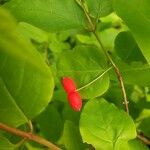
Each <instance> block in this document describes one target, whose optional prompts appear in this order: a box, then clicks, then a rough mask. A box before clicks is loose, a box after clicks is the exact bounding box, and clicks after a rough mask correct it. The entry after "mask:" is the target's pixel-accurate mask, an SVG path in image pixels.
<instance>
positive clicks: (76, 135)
mask: <svg viewBox="0 0 150 150" xmlns="http://www.w3.org/2000/svg"><path fill="white" fill-rule="evenodd" d="M60 143H62V144H64V145H65V148H66V149H68V150H83V149H84V148H85V145H84V144H83V141H82V139H81V135H80V132H79V129H78V127H77V126H75V125H74V123H73V122H71V121H66V122H65V124H64V132H63V135H62V138H61V141H60Z"/></svg>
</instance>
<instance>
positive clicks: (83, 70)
mask: <svg viewBox="0 0 150 150" xmlns="http://www.w3.org/2000/svg"><path fill="white" fill-rule="evenodd" d="M57 66H58V67H57V68H58V73H59V76H60V77H63V76H69V77H71V78H72V79H74V80H75V82H76V83H77V87H78V88H80V87H83V86H84V85H87V84H88V83H89V82H91V81H93V80H94V79H96V78H97V77H98V76H100V75H101V74H102V73H103V72H104V71H105V70H106V67H107V65H106V60H105V56H104V55H103V54H102V53H101V52H100V51H99V49H98V48H97V47H94V46H78V47H76V48H75V49H74V50H73V51H67V52H64V53H62V55H61V57H60V59H59V61H58V63H57ZM108 87H109V76H108V74H105V75H104V76H102V77H101V78H99V79H98V80H97V81H95V82H94V83H93V84H91V85H90V86H88V87H86V88H83V89H82V90H80V91H79V92H80V93H81V95H82V98H85V99H88V98H94V97H97V96H100V95H102V94H103V93H104V92H106V91H107V89H108Z"/></svg>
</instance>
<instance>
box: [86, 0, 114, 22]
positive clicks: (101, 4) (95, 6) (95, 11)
mask: <svg viewBox="0 0 150 150" xmlns="http://www.w3.org/2000/svg"><path fill="white" fill-rule="evenodd" d="M86 3H87V6H88V9H89V13H90V14H91V15H92V16H94V17H95V18H96V19H98V18H99V17H104V16H107V15H108V14H110V13H111V12H112V10H113V9H112V0H94V1H93V0H86Z"/></svg>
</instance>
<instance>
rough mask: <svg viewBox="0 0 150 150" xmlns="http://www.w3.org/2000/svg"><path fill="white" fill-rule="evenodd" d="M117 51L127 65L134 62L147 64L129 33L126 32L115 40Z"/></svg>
mask: <svg viewBox="0 0 150 150" xmlns="http://www.w3.org/2000/svg"><path fill="white" fill-rule="evenodd" d="M115 50H116V52H117V54H118V55H119V56H120V58H121V59H122V60H123V61H124V62H126V63H131V62H133V61H142V62H146V60H145V58H144V57H143V54H142V53H141V51H140V49H139V47H138V45H137V43H136V42H135V40H134V38H133V37H132V34H131V33H130V32H129V31H127V32H126V31H124V32H121V33H119V34H118V36H117V37H116V39H115Z"/></svg>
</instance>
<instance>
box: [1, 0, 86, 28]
mask: <svg viewBox="0 0 150 150" xmlns="http://www.w3.org/2000/svg"><path fill="white" fill-rule="evenodd" d="M4 7H5V8H7V9H9V10H10V11H11V13H12V14H13V15H14V16H15V17H16V18H17V19H18V20H19V21H23V22H27V23H30V24H33V25H35V26H37V27H40V28H42V29H45V30H47V31H61V30H66V29H79V30H80V29H83V28H85V26H86V21H85V20H86V19H85V16H84V13H83V11H82V10H81V8H80V7H79V6H78V4H77V3H76V2H75V0H69V1H68V0H45V1H44V2H43V0H34V1H31V0H25V1H22V0H11V1H10V2H8V3H6V4H5V5H4Z"/></svg>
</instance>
